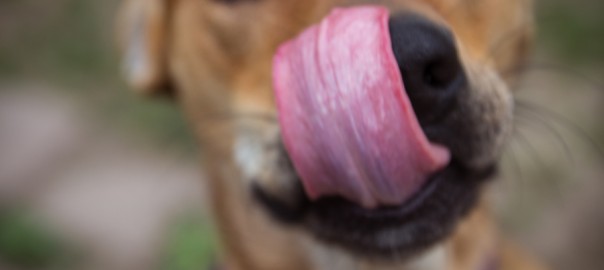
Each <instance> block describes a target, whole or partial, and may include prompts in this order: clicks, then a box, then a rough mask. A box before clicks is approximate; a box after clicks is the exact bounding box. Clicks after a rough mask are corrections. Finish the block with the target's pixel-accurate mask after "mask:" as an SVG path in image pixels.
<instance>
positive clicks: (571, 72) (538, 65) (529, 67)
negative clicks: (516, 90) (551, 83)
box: [503, 62, 604, 92]
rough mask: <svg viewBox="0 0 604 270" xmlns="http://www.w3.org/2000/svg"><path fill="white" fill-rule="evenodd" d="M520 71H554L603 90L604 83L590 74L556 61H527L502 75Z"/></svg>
mask: <svg viewBox="0 0 604 270" xmlns="http://www.w3.org/2000/svg"><path fill="white" fill-rule="evenodd" d="M521 71H527V72H545V73H555V74H556V75H561V76H564V77H567V78H570V79H574V80H576V81H580V82H581V83H582V84H585V85H586V86H589V89H591V90H594V91H597V92H604V83H603V82H601V81H599V80H597V79H595V78H592V77H590V76H587V75H585V74H584V73H582V72H580V71H579V70H576V69H572V68H568V67H564V66H561V65H558V64H556V63H546V62H534V63H528V64H524V65H521V66H518V67H517V68H516V69H513V70H510V71H506V72H505V73H504V74H503V75H504V76H508V75H515V76H519V75H521V74H522V73H521Z"/></svg>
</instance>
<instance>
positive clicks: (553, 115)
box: [516, 100, 604, 158]
mask: <svg viewBox="0 0 604 270" xmlns="http://www.w3.org/2000/svg"><path fill="white" fill-rule="evenodd" d="M516 105H517V106H516V108H517V109H519V110H524V111H526V112H528V113H532V114H535V115H540V114H543V116H547V117H549V118H550V119H552V120H553V121H555V122H556V123H558V124H560V125H562V126H563V127H565V128H566V129H568V130H569V131H572V132H573V133H574V134H575V135H577V136H578V137H579V138H581V139H583V140H585V141H586V142H587V143H588V144H589V145H590V146H591V147H593V149H594V151H595V152H596V153H597V154H598V155H599V156H600V158H604V152H603V151H602V148H601V147H600V145H599V143H598V142H597V141H596V140H595V139H594V138H592V137H591V136H590V135H589V134H588V133H587V132H586V131H585V130H584V129H583V128H581V127H580V126H578V125H577V124H575V123H574V122H573V121H571V120H569V119H568V118H566V117H564V116H563V115H560V114H559V113H557V112H555V111H552V110H550V109H547V108H545V107H542V106H539V105H536V104H531V103H528V102H525V101H521V100H517V101H516Z"/></svg>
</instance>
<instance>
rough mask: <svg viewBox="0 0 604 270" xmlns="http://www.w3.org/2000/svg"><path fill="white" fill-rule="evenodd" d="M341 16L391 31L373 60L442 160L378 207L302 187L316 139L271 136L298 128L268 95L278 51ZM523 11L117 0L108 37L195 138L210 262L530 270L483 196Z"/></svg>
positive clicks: (383, 3) (497, 4)
mask: <svg viewBox="0 0 604 270" xmlns="http://www.w3.org/2000/svg"><path fill="white" fill-rule="evenodd" d="M356 9H367V10H381V13H379V14H387V15H386V16H387V20H386V21H384V22H383V23H382V24H379V25H381V26H383V27H386V28H387V34H389V38H390V40H389V42H390V44H388V45H389V46H390V47H389V50H390V52H385V55H387V56H388V57H390V56H389V55H390V54H392V53H393V55H392V57H390V58H388V57H386V59H393V60H392V61H396V64H397V65H398V72H400V74H398V75H397V76H402V78H403V79H402V80H403V83H404V89H405V90H406V95H407V96H408V99H409V101H410V103H411V105H412V107H413V108H412V109H413V112H414V115H415V116H414V118H413V119H414V120H415V118H416V120H417V122H418V125H419V126H420V127H421V130H422V131H423V133H424V134H425V137H426V138H427V140H429V142H430V143H432V144H433V145H439V146H440V147H441V148H444V149H446V150H444V151H447V153H448V155H449V158H448V159H446V162H445V163H443V164H444V165H443V166H441V167H439V168H437V169H435V170H434V171H430V173H431V174H430V176H429V177H428V176H426V177H428V178H429V179H426V180H421V181H423V182H422V183H424V182H426V183H425V185H419V186H418V188H417V190H414V191H413V192H412V193H411V194H410V195H409V196H408V197H405V198H404V199H400V198H399V197H400V196H399V197H396V196H398V195H397V193H396V192H395V194H394V195H393V196H395V197H396V198H395V200H393V201H392V202H395V203H390V204H387V205H382V203H383V200H382V198H381V195H380V194H382V193H383V192H381V193H380V192H377V193H374V194H373V195H370V196H372V197H371V198H370V199H367V200H363V201H361V202H360V203H359V202H358V201H354V198H355V196H357V195H355V193H354V192H352V193H351V192H345V191H342V192H340V193H338V189H341V186H342V185H344V186H346V185H350V184H349V183H347V182H345V181H346V179H336V180H337V181H340V182H338V183H343V184H342V185H339V184H338V186H337V187H335V188H334V189H335V190H336V192H335V193H334V192H331V191H326V192H324V193H325V194H323V193H320V192H319V193H318V195H317V193H316V192H315V194H314V195H312V194H313V193H312V192H309V190H310V188H309V184H308V183H309V182H308V181H314V180H312V179H311V180H308V179H307V178H309V177H301V173H302V172H307V171H309V170H308V169H303V164H306V163H304V162H303V160H302V158H298V156H299V154H296V153H297V152H296V153H294V152H295V151H293V150H292V149H305V147H307V146H308V147H311V146H309V145H312V143H314V142H316V141H317V140H323V139H317V138H312V137H313V133H312V132H310V133H309V134H307V135H308V136H309V137H307V138H309V140H310V142H308V141H303V140H297V139H296V138H298V137H299V136H300V135H299V134H293V133H291V132H290V133H291V134H290V135H288V136H285V135H284V133H285V131H287V130H288V129H289V128H290V127H289V126H291V125H293V127H294V128H295V127H296V124H297V122H293V124H291V122H287V121H284V120H283V117H285V116H284V115H286V113H285V112H284V110H286V109H288V108H290V107H288V106H289V104H285V105H282V106H281V107H283V110H282V108H280V107H279V106H277V104H276V103H277V102H276V98H275V97H276V95H275V88H276V86H275V81H276V78H275V77H276V76H275V75H274V74H275V72H274V69H275V66H276V65H277V64H279V63H281V62H279V60H278V59H277V58H276V56H275V55H276V54H277V52H278V51H279V52H281V51H282V50H283V49H282V48H283V47H284V44H291V42H292V41H291V40H295V39H296V38H300V37H299V36H300V35H301V33H304V32H305V31H311V30H308V29H316V25H317V24H320V23H321V22H322V21H323V20H325V18H327V17H333V16H335V15H334V10H336V11H335V13H338V12H339V13H342V14H351V13H352V11H351V10H356ZM384 10H385V11H384ZM532 11H533V10H532V3H531V1H530V0H372V1H368V0H125V1H124V3H123V7H122V9H121V14H120V16H119V23H118V26H119V28H118V31H119V41H120V42H119V44H120V48H122V52H123V59H124V61H123V69H124V73H125V75H126V78H127V80H128V82H129V83H130V84H131V85H132V86H133V88H134V89H137V91H139V92H141V93H142V94H146V95H154V96H157V95H163V96H166V95H167V96H170V97H171V98H173V99H174V100H175V102H177V103H178V104H179V105H180V106H181V107H182V109H183V111H184V112H185V115H186V117H187V119H188V121H189V123H190V126H191V127H192V129H193V130H194V132H195V134H196V137H197V139H198V142H199V144H200V146H201V152H202V153H201V159H202V162H203V165H204V168H205V172H206V173H207V179H206V181H205V184H206V185H207V187H208V190H209V203H210V206H211V209H212V213H213V215H214V218H215V222H216V225H217V228H218V230H219V233H220V239H221V241H222V245H221V246H222V248H223V257H224V262H223V263H222V265H221V269H227V270H231V269H234V270H238V269H239V270H254V269H256V270H270V269H274V270H283V269H288V270H297V269H299V270H310V269H330V270H338V269H359V270H360V269H415V270H429V269H451V270H483V269H484V270H488V269H502V270H504V269H514V270H519V269H526V270H536V269H545V268H543V266H542V265H541V264H540V263H539V262H537V261H535V260H533V258H531V257H530V256H529V255H527V254H526V253H524V252H522V251H521V250H520V249H518V248H516V247H514V245H513V244H510V243H508V242H507V241H506V240H505V239H503V238H502V237H501V235H500V234H498V232H497V229H496V225H495V224H494V221H493V219H492V218H491V213H490V211H489V207H488V202H487V199H486V194H487V193H488V191H487V187H488V186H489V185H488V183H489V180H490V179H491V178H493V175H494V173H495V172H496V164H497V160H498V158H499V156H500V153H501V152H502V149H503V148H504V147H505V141H506V138H507V136H508V135H509V133H510V132H511V129H512V120H513V119H512V115H513V114H512V110H513V98H512V95H513V90H512V88H511V86H512V85H513V78H514V76H511V74H512V73H513V72H514V71H516V70H518V69H519V67H521V66H522V65H523V62H524V61H525V59H526V57H527V55H528V54H529V53H530V48H531V42H532V36H533V16H532ZM339 13H338V14H339ZM347 18H352V16H348V17H347ZM350 22H351V23H350V24H355V23H354V20H352V21H350ZM371 22H373V21H371ZM342 25H343V26H342V27H348V26H347V25H348V24H342ZM376 25H377V24H376ZM313 26H315V28H313ZM317 31H319V30H317ZM361 32H362V31H361ZM373 34H374V33H373V32H366V33H364V35H366V36H367V38H368V39H371V38H373V37H374V35H373ZM353 35H354V33H353ZM362 35H363V34H362ZM356 36H359V35H358V34H357V35H356ZM326 38H327V39H329V38H332V37H330V36H327V37H326ZM359 40H362V37H361V39H359ZM288 42H290V43H288ZM301 42H302V41H301ZM341 45H342V46H343V47H346V46H356V45H355V44H346V43H343V44H341ZM290 47H291V46H290ZM335 49H336V50H337V48H335ZM364 53H366V54H367V55H373V54H372V53H374V52H371V51H369V52H364ZM375 53H376V54H377V52H375ZM289 55H290V56H291V57H293V58H295V57H296V51H293V52H291V53H289ZM327 56H329V55H327ZM371 57H373V56H371ZM318 61H319V62H320V60H318ZM351 63H354V61H352V62H351ZM290 64H291V63H290ZM319 67H320V68H322V66H319ZM296 68H297V67H295V66H292V67H290V69H291V70H293V71H292V72H293V73H295V74H294V75H295V76H298V75H296V74H297V73H296ZM299 68H300V69H304V68H306V69H307V70H310V71H311V72H314V71H313V70H312V68H310V69H309V68H308V67H302V66H301V67H299ZM294 75H292V76H294ZM344 75H346V74H344ZM390 78H396V77H390ZM277 79H278V80H280V79H279V78H277ZM304 80H305V79H304V78H302V79H300V78H299V79H298V81H302V82H301V84H302V85H303V84H304V83H305V81H304ZM292 81H295V80H292ZM393 83H394V84H397V83H400V82H396V80H394V82H393ZM285 87H288V85H285ZM326 91H329V89H326ZM277 96H279V95H277ZM280 102H281V103H283V102H285V103H287V102H290V101H289V100H285V101H284V100H281V101H280ZM363 106H365V105H362V104H361V105H360V107H363ZM397 106H398V105H397ZM310 113H311V112H310V111H309V114H310ZM299 117H301V118H300V119H305V120H308V121H309V122H312V121H317V120H316V119H315V118H313V117H311V116H308V115H304V114H303V115H300V116H299ZM328 117H329V116H328ZM297 119H298V118H297ZM353 120H354V119H353ZM285 123H290V124H288V125H285ZM312 123H315V122H312ZM388 127H389V126H388V125H382V126H381V127H380V128H381V129H380V130H382V131H386V132H387V131H388ZM339 128H341V127H339V125H338V124H335V125H331V126H326V127H324V129H327V130H326V131H329V130H331V129H333V130H337V129H339ZM296 136H298V137H296ZM316 136H317V137H319V136H323V135H319V134H316ZM286 139H287V140H286ZM321 142H327V141H321ZM323 145H324V146H325V147H326V148H331V147H332V145H331V144H330V143H327V144H323ZM410 145H412V143H411V144H410ZM300 147H301V148H300ZM320 148H321V147H318V148H317V149H315V150H312V151H315V152H313V153H314V154H315V155H316V156H317V158H315V160H316V159H319V157H320V156H321V151H322V149H320ZM387 148H388V147H386V150H384V151H390V150H388V149H387ZM313 149H314V148H313ZM380 149H382V148H380ZM301 151H302V150H301ZM304 151H311V150H304ZM390 152H391V151H390ZM345 158H348V155H346V154H341V153H340V154H338V153H336V154H335V155H334V157H332V159H330V162H332V161H333V162H339V161H340V159H345ZM320 159H322V157H321V158H320ZM315 160H313V159H309V160H307V161H308V162H309V163H311V164H315V163H316V162H315ZM371 160H378V161H380V162H382V161H383V163H389V162H391V161H392V160H388V159H385V158H384V157H382V156H380V155H377V156H375V158H374V159H370V161H371ZM301 164H302V165H301ZM315 165H316V164H315ZM379 165H380V166H382V163H379ZM332 167H333V166H331V167H329V169H333V168H332ZM347 168H352V169H350V170H355V169H357V168H355V167H354V166H352V167H347ZM334 170H336V169H334ZM359 170H361V169H359ZM339 172H341V170H340V171H338V173H339ZM347 172H348V171H346V170H344V173H347ZM364 172H365V171H360V173H364ZM308 175H311V173H309V174H308ZM334 175H337V174H334ZM342 181H344V182H342ZM363 181H372V180H363ZM386 181H391V180H388V179H387V180H386ZM376 194H377V195H376ZM311 195H312V196H311ZM351 198H352V199H351ZM396 199H400V200H398V201H396Z"/></svg>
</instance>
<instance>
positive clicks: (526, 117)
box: [514, 111, 576, 168]
mask: <svg viewBox="0 0 604 270" xmlns="http://www.w3.org/2000/svg"><path fill="white" fill-rule="evenodd" d="M514 113H516V114H517V115H516V117H515V119H516V120H519V121H523V120H524V121H525V122H526V123H528V122H531V123H537V124H539V125H540V126H541V127H543V128H544V129H546V130H547V131H549V134H550V135H552V136H553V137H554V138H555V140H556V141H557V142H559V143H560V145H561V146H562V150H563V151H564V154H565V155H566V157H567V158H568V160H569V161H570V162H571V164H572V167H573V168H574V167H575V166H576V162H575V158H574V156H573V153H572V151H571V150H570V146H569V145H568V143H567V142H566V140H565V139H564V136H562V134H560V132H559V131H558V130H557V129H556V128H555V127H554V126H553V125H552V124H551V123H549V122H548V121H547V119H545V118H542V117H541V116H540V115H535V114H528V113H524V114H522V112H519V111H514ZM531 120H534V121H531ZM531 127H534V126H533V125H531Z"/></svg>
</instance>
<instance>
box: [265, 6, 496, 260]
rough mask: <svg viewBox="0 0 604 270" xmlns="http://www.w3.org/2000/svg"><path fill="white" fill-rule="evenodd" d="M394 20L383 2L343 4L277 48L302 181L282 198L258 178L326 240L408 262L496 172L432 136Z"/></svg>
mask: <svg viewBox="0 0 604 270" xmlns="http://www.w3.org/2000/svg"><path fill="white" fill-rule="evenodd" d="M389 17H390V15H389V12H388V11H387V10H386V9H384V8H379V7H361V8H352V9H346V10H336V11H334V12H332V13H331V14H330V15H329V16H328V17H327V18H326V19H324V20H323V22H322V23H320V24H319V25H317V26H313V27H311V28H309V29H307V30H306V31H305V32H304V33H302V34H301V35H300V36H299V37H297V38H296V39H294V40H292V41H290V42H287V43H285V44H284V45H283V46H281V48H280V49H279V51H278V53H277V55H276V57H275V61H274V72H273V75H274V80H275V91H276V99H277V105H278V110H279V122H280V126H281V133H282V141H283V145H284V150H285V152H287V154H285V156H287V157H288V161H291V167H292V168H291V170H293V171H295V172H296V173H297V176H298V183H299V184H300V188H299V189H298V190H299V193H298V194H290V196H294V195H295V198H289V199H288V200H287V201H289V203H285V204H284V203H283V200H279V199H276V198H275V197H273V196H271V195H270V194H268V193H266V192H264V190H263V189H262V187H260V186H256V187H255V194H256V195H257V198H258V199H259V200H260V201H261V202H262V203H263V204H264V205H265V206H267V207H268V208H269V209H270V210H271V212H272V213H273V214H275V216H277V217H278V218H281V219H283V220H286V221H290V222H291V221H294V222H296V223H299V224H304V225H305V226H306V227H307V228H308V229H309V230H310V231H311V232H312V233H313V234H314V235H316V236H318V237H319V238H320V239H322V240H326V241H329V242H332V243H335V244H338V245H340V246H345V247H347V248H348V249H351V250H355V251H359V252H362V253H363V254H367V255H369V254H376V255H388V254H392V255H396V256H397V257H399V258H400V257H401V256H405V255H412V254H414V253H415V252H418V251H421V250H422V249H424V248H427V247H429V246H430V245H432V244H434V243H435V242H437V241H439V240H441V239H442V238H444V237H445V236H447V235H448V234H449V233H450V231H451V230H452V229H453V228H454V225H455V224H456V223H457V220H459V218H460V217H461V216H462V215H464V214H465V213H466V212H468V210H469V209H470V208H471V206H472V205H473V204H474V202H475V201H476V199H477V196H478V195H477V194H478V193H479V189H480V186H481V185H480V184H481V183H482V182H483V181H482V180H484V179H486V178H488V176H490V174H491V173H492V172H493V171H494V170H493V166H485V167H483V169H480V170H476V169H468V167H467V166H465V165H464V164H463V163H462V162H460V160H459V159H457V157H455V155H452V154H451V151H450V150H449V149H451V148H449V147H447V142H446V140H443V142H442V144H439V143H435V142H434V140H432V139H433V136H431V135H430V134H426V133H427V132H425V131H426V128H427V126H426V124H425V123H422V124H420V120H418V117H417V116H416V114H415V111H417V110H416V109H417V108H413V107H412V104H411V100H410V97H409V93H408V91H409V89H405V86H406V85H407V83H405V84H404V83H403V81H404V80H406V79H407V78H405V74H404V72H401V70H402V67H401V66H400V63H399V62H400V61H399V59H397V56H396V55H395V53H394V52H393V47H392V42H391V33H390V29H389ZM452 48H453V50H454V47H452ZM454 57H456V56H454ZM432 64H433V63H427V64H426V65H432ZM437 64H438V63H437ZM445 67H447V68H448V67H449V66H445ZM454 68H457V67H456V66H454ZM401 73H403V74H402V75H401ZM437 73H438V72H437ZM454 75H455V74H454ZM441 77H442V76H441ZM445 77H446V76H445ZM453 77H456V76H453ZM409 80H412V78H411V79H409ZM437 80H440V79H439V78H437ZM447 80H448V79H447ZM440 81H443V80H440ZM444 81H445V82H446V83H445V84H447V85H449V84H450V85H455V84H454V80H453V79H451V80H450V81H451V82H450V83H449V82H447V81H446V80H444ZM438 84H440V82H439V83H438ZM406 90H407V91H406ZM420 96H426V93H420ZM414 105H416V104H414ZM435 105H436V106H438V105H439V104H435ZM441 107H442V106H441ZM434 110H437V109H434ZM292 202H293V203H292Z"/></svg>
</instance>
